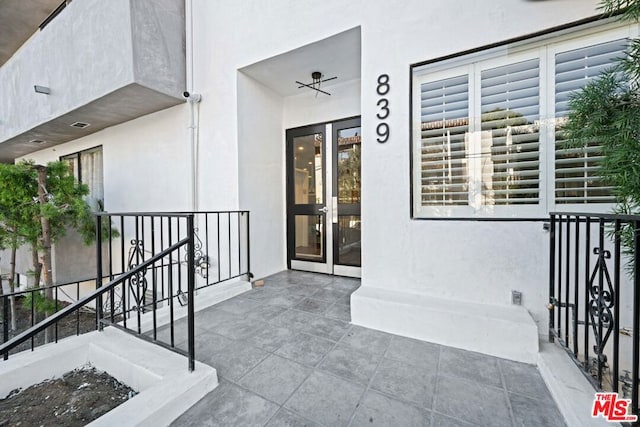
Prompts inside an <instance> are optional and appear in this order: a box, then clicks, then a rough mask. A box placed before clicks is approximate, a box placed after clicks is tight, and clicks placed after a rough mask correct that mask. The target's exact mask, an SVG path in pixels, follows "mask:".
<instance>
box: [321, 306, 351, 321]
mask: <svg viewBox="0 0 640 427" xmlns="http://www.w3.org/2000/svg"><path fill="white" fill-rule="evenodd" d="M324 316H325V317H330V318H332V319H337V320H342V321H343V322H351V307H349V306H348V305H346V304H342V303H339V302H336V303H335V304H333V305H331V306H330V307H329V308H328V309H327V311H325V312H324Z"/></svg>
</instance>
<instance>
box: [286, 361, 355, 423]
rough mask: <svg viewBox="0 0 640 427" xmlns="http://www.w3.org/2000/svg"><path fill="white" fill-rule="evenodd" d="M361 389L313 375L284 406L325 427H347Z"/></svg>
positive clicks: (348, 383) (327, 376)
mask: <svg viewBox="0 0 640 427" xmlns="http://www.w3.org/2000/svg"><path fill="white" fill-rule="evenodd" d="M363 392H364V386H358V385H356V384H353V383H351V382H348V381H345V380H341V379H339V378H337V377H334V376H332V375H329V374H324V373H321V372H317V371H316V372H314V373H313V374H311V376H310V377H309V378H307V380H306V381H305V382H304V383H303V384H302V386H300V388H299V389H298V390H296V391H295V393H294V394H293V396H291V398H290V399H289V400H288V401H287V403H285V407H286V408H288V409H291V410H293V411H294V412H296V413H298V414H300V415H302V416H303V417H305V418H308V419H310V420H312V421H315V422H318V423H320V424H324V425H327V426H346V425H347V423H348V422H349V420H350V419H351V415H352V414H353V412H354V411H355V409H356V407H357V405H358V401H359V400H360V396H362V393H363Z"/></svg>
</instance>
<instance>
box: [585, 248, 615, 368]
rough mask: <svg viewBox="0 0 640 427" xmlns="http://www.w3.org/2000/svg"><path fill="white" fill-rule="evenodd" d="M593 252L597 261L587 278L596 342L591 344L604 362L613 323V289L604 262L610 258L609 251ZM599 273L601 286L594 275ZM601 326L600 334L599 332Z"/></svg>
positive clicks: (590, 311) (597, 250)
mask: <svg viewBox="0 0 640 427" xmlns="http://www.w3.org/2000/svg"><path fill="white" fill-rule="evenodd" d="M593 253H594V254H595V255H598V261H597V262H596V265H595V267H594V269H593V272H592V273H591V277H590V278H589V295H590V300H589V318H590V321H591V328H592V329H593V334H594V336H595V342H596V344H595V345H594V346H593V351H594V352H595V353H596V355H597V357H598V360H600V361H601V362H603V363H606V362H607V357H606V355H605V354H604V347H605V345H606V344H607V341H608V340H609V337H610V336H611V333H612V332H613V323H614V322H613V313H612V311H611V309H612V308H613V304H614V290H613V285H612V284H611V277H610V276H609V270H608V268H607V262H606V260H607V259H610V258H611V252H610V251H608V250H602V249H600V248H594V250H593ZM600 274H602V277H603V278H604V283H603V284H602V286H601V284H600V281H599V280H597V281H596V277H599V276H600ZM605 285H606V287H605ZM601 328H602V335H601V334H600V330H601Z"/></svg>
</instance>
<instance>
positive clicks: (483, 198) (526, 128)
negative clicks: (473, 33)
mask: <svg viewBox="0 0 640 427" xmlns="http://www.w3.org/2000/svg"><path fill="white" fill-rule="evenodd" d="M639 30H640V26H637V25H635V24H634V25H622V26H617V27H613V26H612V27H610V28H593V29H590V28H580V29H578V30H577V31H576V32H575V33H571V34H569V35H568V36H567V35H561V36H560V37H553V36H549V35H545V36H544V37H541V38H538V39H534V40H532V41H531V44H524V43H520V42H518V43H515V44H513V45H507V46H499V47H495V48H490V49H488V50H486V51H482V52H474V53H471V54H469V55H466V56H460V57H455V58H453V57H452V58H447V59H444V60H442V61H435V62H429V63H425V64H418V65H415V66H412V78H413V80H412V82H413V83H412V84H413V86H412V101H413V102H412V106H413V107H412V108H413V110H412V120H413V121H412V123H413V128H412V135H413V141H412V150H413V151H412V160H413V163H412V167H413V171H412V177H413V181H412V182H413V189H412V191H413V193H412V195H413V215H415V216H416V217H427V218H428V217H451V218H456V217H457V218H469V217H474V218H475V217H485V218H499V217H503V218H542V217H544V216H546V215H547V213H548V212H549V210H555V209H557V207H558V206H564V208H563V209H564V210H566V209H570V210H571V209H572V210H575V211H585V210H587V211H588V210H602V209H607V208H608V207H607V206H603V204H604V203H607V204H612V203H614V201H615V200H614V198H613V197H612V189H611V188H609V187H607V186H606V185H604V184H603V183H602V182H601V181H600V180H599V179H598V177H597V176H598V167H599V162H600V161H602V159H603V157H602V150H601V146H600V145H599V144H598V143H597V142H594V143H592V144H590V145H589V146H587V147H580V148H576V149H567V148H565V147H566V145H565V144H563V139H562V138H563V135H562V123H563V120H564V121H566V116H567V115H568V109H569V101H570V99H571V96H572V94H574V93H575V92H576V91H578V90H580V89H581V88H583V87H584V86H585V85H586V84H587V83H588V82H590V81H593V79H595V78H597V77H598V76H600V75H602V73H603V72H605V71H607V70H609V69H611V68H612V67H613V66H614V65H615V64H616V63H617V61H618V60H619V59H620V58H622V57H623V56H624V55H625V49H626V47H627V46H628V39H629V37H633V36H634V34H637V32H638V31H639ZM585 204H593V205H591V206H585ZM558 209H559V208H558Z"/></svg>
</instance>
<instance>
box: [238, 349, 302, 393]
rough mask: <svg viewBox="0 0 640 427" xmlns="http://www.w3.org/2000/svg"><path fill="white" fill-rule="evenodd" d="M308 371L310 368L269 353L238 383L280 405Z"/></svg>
mask: <svg viewBox="0 0 640 427" xmlns="http://www.w3.org/2000/svg"><path fill="white" fill-rule="evenodd" d="M310 373H311V369H310V368H307V367H305V366H302V365H300V364H299V363H295V362H292V361H290V360H288V359H284V358H282V357H280V356H276V355H271V356H269V357H267V358H266V359H264V360H263V361H262V362H260V363H259V364H258V365H257V366H256V367H255V368H253V369H252V370H251V371H250V372H249V373H247V374H246V375H245V376H244V377H242V379H241V380H240V382H239V384H240V385H242V386H244V387H246V388H248V389H249V390H251V391H253V392H254V393H257V394H259V395H260V396H263V397H265V398H267V399H269V400H271V401H272V402H276V403H279V404H281V405H282V404H283V403H284V402H285V401H286V400H287V399H288V398H289V396H291V394H292V393H293V392H294V391H295V390H296V389H297V388H298V387H299V386H300V384H302V382H303V381H304V380H305V379H306V378H307V377H308V376H309V374H310Z"/></svg>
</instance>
